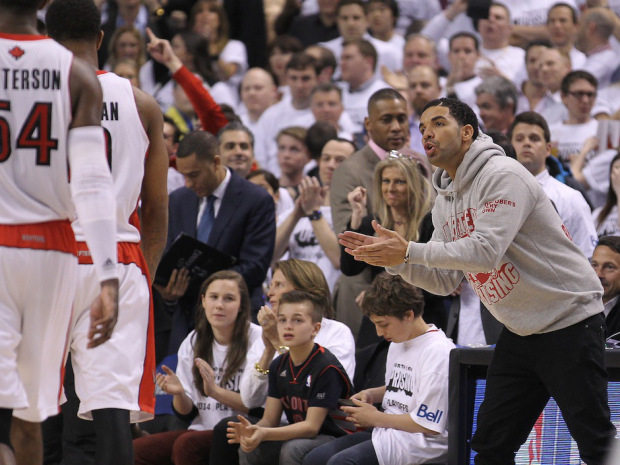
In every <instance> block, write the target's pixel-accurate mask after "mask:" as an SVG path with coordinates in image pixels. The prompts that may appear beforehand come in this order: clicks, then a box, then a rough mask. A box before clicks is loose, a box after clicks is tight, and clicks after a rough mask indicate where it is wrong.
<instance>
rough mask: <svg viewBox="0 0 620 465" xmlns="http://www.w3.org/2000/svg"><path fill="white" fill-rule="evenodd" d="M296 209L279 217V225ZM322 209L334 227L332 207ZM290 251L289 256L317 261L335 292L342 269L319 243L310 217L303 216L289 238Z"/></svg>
mask: <svg viewBox="0 0 620 465" xmlns="http://www.w3.org/2000/svg"><path fill="white" fill-rule="evenodd" d="M294 209H295V207H293V208H291V209H290V210H288V211H287V212H285V213H283V214H282V215H281V216H279V217H278V226H280V224H282V222H283V221H284V220H285V219H287V218H288V217H289V216H290V215H292V214H293V210H294ZM320 210H321V213H322V214H323V218H325V221H327V223H328V224H329V227H330V228H333V224H332V209H331V207H326V206H322V207H321V208H320ZM288 252H289V258H298V259H300V260H306V261H309V262H313V263H316V264H317V266H318V267H319V268H320V269H321V271H322V272H323V274H324V275H325V279H326V280H327V284H328V285H329V290H330V291H331V292H334V285H335V284H336V281H337V280H338V278H339V277H340V270H339V269H338V268H334V265H333V264H332V262H331V260H330V259H329V257H328V256H327V254H326V253H325V251H324V250H323V248H322V247H321V244H319V240H318V239H317V237H316V235H315V234H314V230H313V229H312V221H310V220H309V219H308V218H301V219H300V220H299V221H298V222H297V224H296V225H295V227H294V228H293V232H292V233H291V236H290V238H289V240H288Z"/></svg>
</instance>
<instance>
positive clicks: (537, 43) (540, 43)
mask: <svg viewBox="0 0 620 465" xmlns="http://www.w3.org/2000/svg"><path fill="white" fill-rule="evenodd" d="M533 47H545V48H553V45H551V42H549V41H548V40H547V39H535V40H532V41H530V42H529V43H528V44H527V46H526V47H525V61H526V62H527V56H528V55H529V54H530V50H531V49H532V48H533Z"/></svg>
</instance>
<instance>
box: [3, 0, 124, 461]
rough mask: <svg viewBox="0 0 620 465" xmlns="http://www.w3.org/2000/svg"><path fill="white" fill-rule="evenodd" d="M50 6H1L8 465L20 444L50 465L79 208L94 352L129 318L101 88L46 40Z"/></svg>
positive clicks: (27, 1) (26, 455)
mask: <svg viewBox="0 0 620 465" xmlns="http://www.w3.org/2000/svg"><path fill="white" fill-rule="evenodd" d="M44 3H45V2H40V0H0V199H2V201H1V202H0V366H2V380H1V381H0V462H1V463H9V464H11V463H15V457H14V455H13V451H12V450H11V446H10V444H11V442H12V443H13V447H14V449H15V453H16V455H17V457H18V459H19V460H20V463H28V462H31V463H32V462H36V461H38V462H39V463H41V436H40V425H39V423H40V422H41V421H43V420H44V419H45V418H47V417H48V416H50V415H54V414H55V413H56V412H57V411H58V394H59V390H60V383H61V369H62V362H63V355H64V349H65V345H66V337H67V332H68V331H67V330H68V327H69V320H70V316H71V303H72V301H73V297H74V294H75V286H76V276H77V258H76V256H77V246H76V243H75V236H74V234H73V231H72V229H71V226H70V223H69V221H70V220H72V219H73V217H74V211H75V210H77V213H78V215H79V216H80V219H81V221H82V226H83V229H84V233H85V236H86V240H87V242H88V246H89V248H90V250H91V251H92V255H93V261H94V263H95V269H96V272H97V280H98V281H99V283H100V294H99V296H98V297H97V301H96V304H94V305H93V306H92V308H91V321H90V324H89V342H88V345H89V346H90V347H95V346H98V345H99V344H102V343H103V342H105V341H106V340H108V339H109V338H110V336H111V334H112V330H113V328H114V325H115V323H116V319H117V315H118V271H117V267H116V262H117V258H116V240H115V236H114V231H115V229H116V220H115V214H114V192H113V186H112V178H111V176H110V170H109V168H108V167H107V163H106V160H105V145H104V135H103V130H102V129H101V105H102V94H101V88H100V86H99V83H98V81H97V78H96V76H95V73H94V72H93V70H92V69H90V68H89V67H88V66H87V65H86V64H85V63H83V62H81V61H80V60H77V59H74V58H73V56H72V54H71V53H70V52H68V51H67V50H65V49H64V48H62V47H61V46H59V45H58V44H56V43H55V42H54V41H53V40H51V39H48V38H46V37H42V36H39V35H37V29H36V24H37V23H36V20H37V16H36V14H37V8H38V7H39V6H41V5H42V4H44ZM69 168H70V173H69ZM69 176H70V178H71V183H70V184H69V182H68V181H69ZM12 417H13V419H12ZM11 423H13V425H11ZM12 426H13V427H14V429H15V431H14V434H10V430H11V427H12ZM11 436H12V437H11Z"/></svg>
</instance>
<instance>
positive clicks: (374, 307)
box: [280, 273, 424, 320]
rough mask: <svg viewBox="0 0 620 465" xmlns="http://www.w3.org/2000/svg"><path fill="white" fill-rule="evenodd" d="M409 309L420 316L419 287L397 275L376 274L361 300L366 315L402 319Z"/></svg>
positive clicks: (420, 299)
mask: <svg viewBox="0 0 620 465" xmlns="http://www.w3.org/2000/svg"><path fill="white" fill-rule="evenodd" d="M280 304H282V300H280ZM409 310H411V311H413V315H414V316H415V317H418V316H421V315H422V314H423V313H424V296H423V294H422V291H421V290H420V289H419V288H417V287H415V286H414V285H413V284H409V283H408V282H407V281H405V280H404V279H403V278H402V277H400V276H399V275H395V276H392V275H390V274H387V273H381V274H380V275H377V277H376V278H375V279H374V281H373V282H372V284H371V285H370V288H369V289H368V290H367V291H366V294H365V295H364V300H362V311H363V312H364V315H366V316H371V315H376V316H393V317H395V318H398V319H399V320H402V319H403V318H405V315H406V314H407V312H408V311H409Z"/></svg>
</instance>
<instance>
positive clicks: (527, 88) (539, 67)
mask: <svg viewBox="0 0 620 465" xmlns="http://www.w3.org/2000/svg"><path fill="white" fill-rule="evenodd" d="M550 45H551V44H550V43H549V42H548V41H547V40H536V41H533V42H530V44H529V45H528V46H527V49H526V51H525V69H526V71H527V80H525V81H523V83H522V84H521V87H520V89H519V102H518V103H517V113H521V112H523V111H528V110H531V111H536V112H537V113H540V114H541V115H542V116H543V117H544V118H545V120H547V123H548V124H553V123H556V122H558V121H562V118H563V117H564V116H565V114H566V108H564V105H562V102H561V101H560V100H559V96H558V99H557V100H556V99H555V98H554V96H553V95H552V93H551V92H550V91H549V89H548V88H547V87H546V85H545V81H544V80H543V69H544V70H545V71H546V73H545V77H546V78H547V80H548V81H550V82H552V83H554V85H555V82H557V86H558V87H557V88H556V90H557V89H559V85H560V83H561V82H562V77H563V76H565V75H566V74H567V73H568V72H569V71H570V61H569V60H568V57H564V56H562V54H561V53H560V52H559V51H558V50H556V49H552V48H551V47H550ZM548 51H551V53H549V54H548V53H547V52H548ZM543 59H546V60H547V62H546V63H545V64H544V66H543ZM565 63H568V69H565V67H564V64H565ZM558 68H559V71H560V73H558V74H561V76H562V77H561V78H560V80H559V81H557V79H556V74H552V73H553V72H554V71H556V70H558ZM561 71H564V74H562V73H561Z"/></svg>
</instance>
